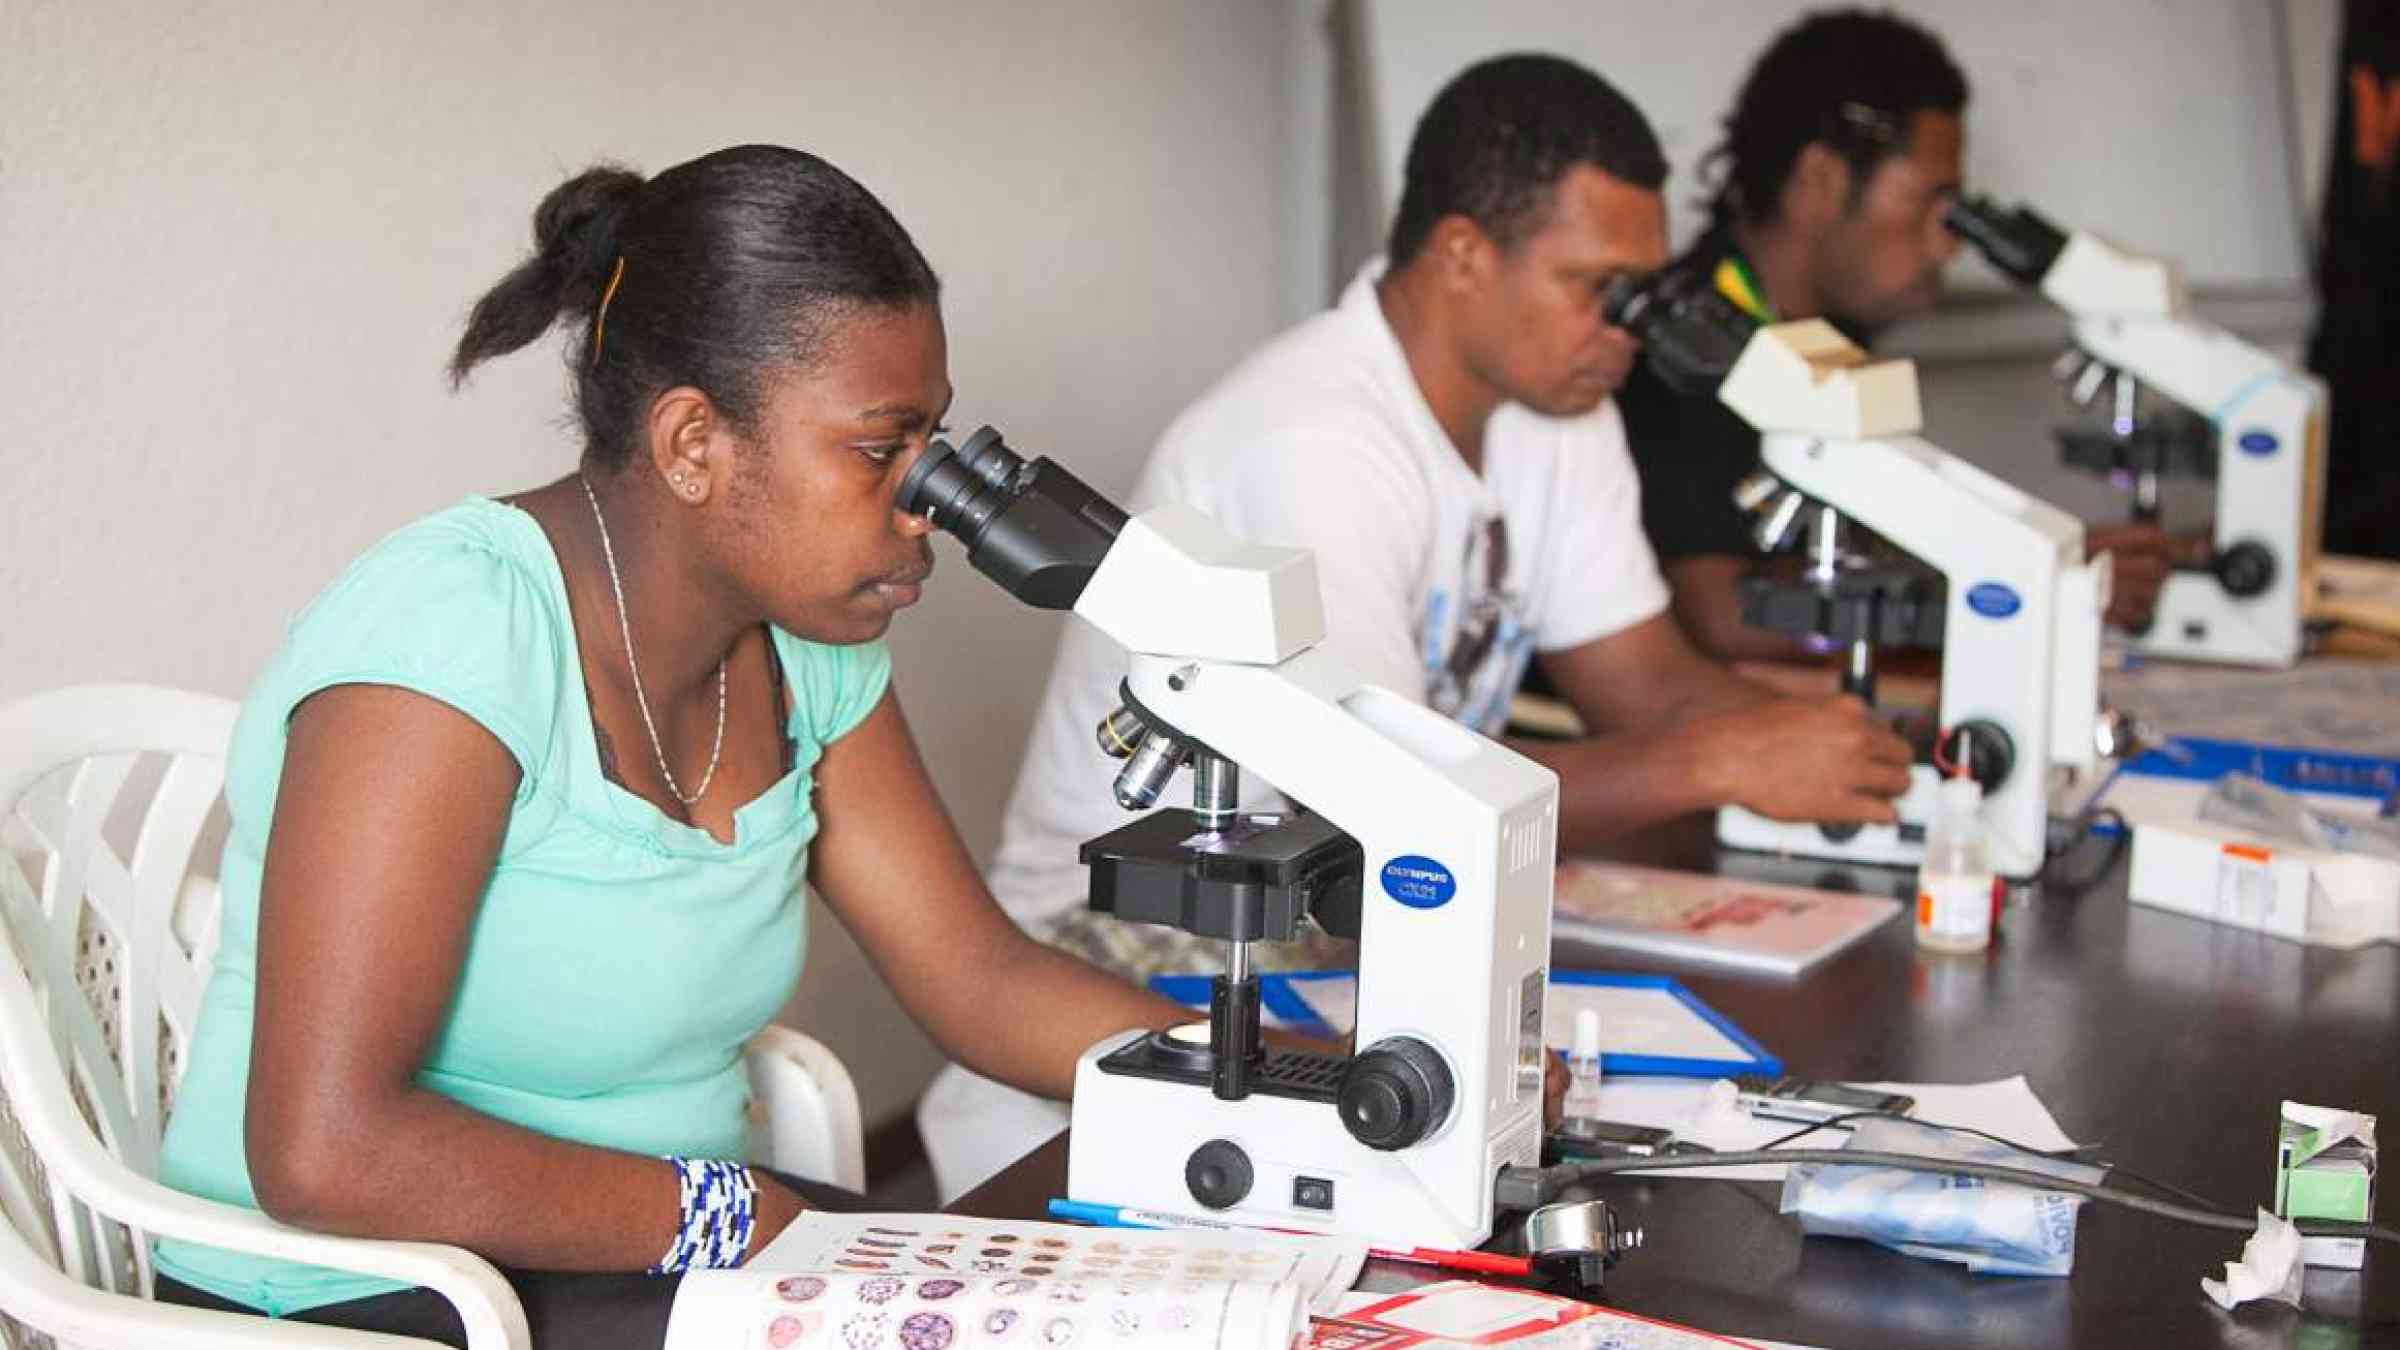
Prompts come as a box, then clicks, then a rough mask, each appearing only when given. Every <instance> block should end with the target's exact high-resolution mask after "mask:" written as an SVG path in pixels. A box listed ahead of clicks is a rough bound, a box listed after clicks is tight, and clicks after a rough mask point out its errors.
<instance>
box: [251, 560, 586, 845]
mask: <svg viewBox="0 0 2400 1350" xmlns="http://www.w3.org/2000/svg"><path fill="white" fill-rule="evenodd" d="M575 669H576V667H575V666H574V664H573V652H572V650H571V649H569V647H568V644H567V641H566V639H565V637H564V635H563V634H562V633H561V632H560V631H559V616H558V612H557V605H556V603H555V601H554V600H553V598H552V597H551V596H550V594H549V593H548V591H547V589H546V588H545V587H543V585H542V584H541V583H540V582H539V581H538V580H537V579H536V578H535V577H533V576H532V575H531V574H530V573H528V571H527V570H526V568H525V566H524V565H523V564H522V563H521V562H519V561H518V560H515V559H512V558H509V557H506V556H503V555H501V554H499V553H495V552H493V551H492V550H491V549H489V548H487V547H483V546H481V545H480V544H478V543H476V542H474V541H472V540H467V539H460V538H457V537H450V536H444V535H441V534H438V533H432V532H427V531H404V532H403V533H401V534H399V535H395V536H393V537H392V538H390V539H387V540H385V541H384V542H383V543H382V544H380V545H378V546H377V547H375V548H374V549H372V550H369V551H368V552H367V553H366V554H365V555H364V556H362V557H361V558H360V559H359V560H358V561H357V562H356V563H354V564H352V566H351V568H350V570H349V571H348V572H346V573H344V574H343V576H342V577H341V578H340V579H339V580H338V581H336V582H335V583H334V585H333V586H332V587H331V588H329V589H328V590H327V591H326V592H325V593H324V594H323V595H321V596H319V597H318V598H317V600H316V602H315V603H314V604H312V605H310V606H309V607H308V609H307V610H306V611H304V612H303V613H302V614H301V615H300V617H299V618H298V619H296V620H295V621H294V622H293V624H292V628H291V631H290V633H289V634H288V635H287V637H286V639H285V642H284V646H283V650H282V652H281V653H280V654H279V655H278V657H277V660H276V669H275V672H274V675H273V677H272V683H273V685H274V694H273V696H272V701H271V703H270V705H269V708H268V711H271V712H272V713H273V716H274V722H275V725H276V726H277V727H278V728H280V726H281V725H282V724H283V723H284V722H286V721H288V720H289V718H290V716H291V713H292V711H293V710H294V709H295V708H297V707H298V706H299V705H300V703H301V702H302V701H303V700H305V699H306V698H308V697H309V696H310V695H311V694H314V693H316V692H318V691H319V690H323V689H329V688H331V687H333V686H335V685H342V684H382V685H391V686H393V687H395V688H400V689H407V690H410V691H412V692H415V693H419V694H423V695H425V696H426V697H427V698H432V699H438V700H439V701H441V702H443V703H446V704H448V705H449V706H451V707H453V708H455V709H457V710H458V711H459V712H461V713H464V714H465V715H466V716H468V717H470V718H473V719H474V720H475V722H476V723H477V724H478V725H480V726H482V727H483V728H484V729H485V730H486V731H488V732H490V733H491V734H492V736H493V737H494V738H495V739H497V740H498V741H499V742H500V744H501V745H503V746H504V747H506V748H507V750H508V753H509V754H510V755H511V756H512V757H513V758H515V760H516V761H517V765H518V768H519V770H520V773H519V778H518V785H517V799H518V800H519V801H520V802H522V801H524V800H525V799H526V798H527V797H529V796H530V795H531V793H532V791H533V787H534V784H535V783H536V782H537V781H539V780H540V779H541V777H542V775H543V774H544V773H545V771H546V770H547V769H548V768H549V759H550V756H551V753H552V749H553V746H554V745H555V743H556V741H557V739H558V738H557V737H556V736H555V735H554V734H553V733H554V730H555V727H556V724H557V721H558V717H559V713H560V710H561V708H562V706H564V705H565V704H566V703H567V701H568V699H569V698H570V697H571V696H572V694H573V691H572V690H571V689H570V688H569V687H568V685H567V679H566V675H567V673H568V672H571V671H573V670H575Z"/></svg>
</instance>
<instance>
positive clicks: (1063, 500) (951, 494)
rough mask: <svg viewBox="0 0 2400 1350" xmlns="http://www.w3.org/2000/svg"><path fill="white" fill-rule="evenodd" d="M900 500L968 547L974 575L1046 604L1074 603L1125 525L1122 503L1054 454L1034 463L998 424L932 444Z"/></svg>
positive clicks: (912, 469) (906, 479) (903, 482)
mask: <svg viewBox="0 0 2400 1350" xmlns="http://www.w3.org/2000/svg"><path fill="white" fill-rule="evenodd" d="M892 504H893V506H894V508H895V509H897V510H899V511H901V512H903V513H905V514H908V515H912V516H923V517H925V519H927V520H929V521H931V522H933V525H934V527H935V528H937V529H940V530H942V531H944V532H945V533H947V534H949V535H951V536H953V537H954V538H956V539H957V540H958V541H959V542H960V543H962V544H965V545H966V546H967V561H968V562H969V563H970V564H972V565H973V566H974V568H975V570H976V571H978V572H981V573H983V574H984V575H985V576H988V577H990V578H991V579H992V580H994V581H997V582H999V583H1000V584H1001V585H1002V586H1004V587H1006V588H1007V589H1008V591H1009V593H1010V594H1012V595H1014V596H1016V597H1017V598H1018V599H1020V600H1022V601H1024V602H1025V603H1027V604H1029V605H1033V606H1036V607H1038V608H1041V609H1073V608H1074V607H1075V600H1076V598H1077V597H1078V596H1080V595H1082V594H1083V587H1084V583H1085V582H1088V581H1090V580H1091V577H1092V573H1093V571H1095V570H1096V569H1097V568H1098V567H1099V566H1100V559H1101V558H1103V557H1104V556H1106V555H1107V553H1108V550H1109V546H1110V545H1112V544H1114V543H1115V542H1116V539H1117V531H1119V530H1121V529H1123V528H1125V513H1124V512H1123V511H1121V510H1119V509H1118V508H1117V506H1116V504H1115V503H1113V502H1111V501H1109V500H1108V499H1107V498H1105V497H1103V496H1101V495H1100V494H1099V493H1097V492H1094V491H1092V490H1091V489H1090V488H1089V487H1086V486H1085V485H1084V483H1083V481H1082V480H1081V479H1078V478H1077V477H1075V475H1073V474H1071V473H1068V472H1067V471H1066V470H1065V469H1062V468H1060V467H1058V465H1056V464H1054V463H1052V462H1051V461H1049V460H1047V459H1036V460H1032V461H1030V462H1029V461H1027V460H1026V459H1025V457H1024V456H1022V455H1019V454H1018V453H1016V452H1015V451H1013V450H1011V449H1009V448H1008V445H1007V443H1006V442H1004V441H1002V440H1001V439H1000V433H999V432H998V431H996V430H994V429H992V428H991V427H980V428H978V429H977V430H976V432H975V434H974V435H972V436H969V437H967V439H966V441H965V443H964V444H961V445H959V446H957V447H956V448H953V447H952V446H951V445H950V443H949V442H948V441H941V440H937V441H935V442H933V443H932V444H931V445H928V446H927V447H925V453H924V454H923V455H921V456H919V457H918V459H917V462H916V463H914V464H912V465H910V466H909V469H908V472H907V473H906V474H905V475H903V476H902V477H901V479H900V491H899V493H898V494H897V495H896V496H895V497H894V498H893V500H892Z"/></svg>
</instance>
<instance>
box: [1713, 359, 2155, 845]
mask: <svg viewBox="0 0 2400 1350" xmlns="http://www.w3.org/2000/svg"><path fill="white" fill-rule="evenodd" d="M1718 397H1719V398H1721V399H1722V400H1723V401H1724V402H1725V404H1726V405H1727V406H1729V407H1731V408H1732V409H1733V410H1734V411H1735V412H1737V413H1740V414H1741V415H1742V416H1743V417H1744V418H1745V419H1747V420H1748V421H1749V422H1750V423H1751V424H1752V425H1753V426H1756V427H1758V428H1759V430H1760V431H1761V432H1762V433H1764V435H1763V441H1762V447H1761V451H1762V456H1763V458H1764V460H1765V463H1766V467H1767V468H1768V469H1769V470H1770V471H1772V472H1773V473H1774V474H1775V475H1776V476H1777V477H1779V478H1781V479H1782V480H1783V481H1784V482H1785V483H1786V484H1788V485H1790V486H1791V487H1792V488H1796V489H1798V490H1799V491H1800V492H1801V493H1803V494H1805V495H1806V496H1807V497H1809V498H1812V499H1814V500H1815V501H1817V502H1819V503H1822V504H1824V505H1825V506H1828V507H1830V508H1833V509H1834V510H1836V511H1838V512H1839V513H1840V515H1842V516H1845V517H1847V518H1849V519H1851V520H1855V521H1857V522H1858V523H1860V524H1862V525H1865V526H1866V527H1867V528H1869V529H1871V530H1873V531H1874V532H1875V533H1877V534H1879V535H1881V536H1882V537H1883V538H1885V539H1886V540H1889V541H1890V542H1891V543H1892V544H1894V545H1896V546H1898V547H1899V548H1901V549H1902V550H1904V551H1906V552H1908V553H1909V554H1911V555H1912V556H1914V557H1915V558H1917V559H1918V560H1919V561H1921V562H1923V563H1925V564H1926V565H1928V566H1929V567H1931V568H1933V569H1934V570H1935V571H1937V572H1939V573H1941V575H1942V576H1943V578H1944V579H1945V582H1946V609H1945V612H1944V615H1943V621H1942V682H1941V708H1940V718H1941V727H1942V729H1943V732H1944V734H1945V737H1946V738H1947V737H1953V736H1955V735H1956V734H1957V732H1958V729H1960V728H1962V727H1963V728H1969V729H1970V730H1971V731H1972V732H1975V733H1979V734H1980V735H1981V736H1982V737H1984V738H1985V740H1986V742H1987V743H1986V744H1984V745H1983V746H1981V747H1980V748H1979V750H1978V758H1981V757H1982V756H1984V755H1988V754H1990V753H1991V752H1992V751H1993V750H1994V749H1997V748H2005V749H2006V751H2007V752H2008V754H2007V758H2008V760H2009V761H2010V763H2009V764H2008V767H2007V769H2006V772H2005V776H2004V777H2002V778H2001V779H2000V781H1999V782H1998V783H1997V784H1996V785H1993V784H1987V787H1986V791H1985V795H1984V804H1983V811H1984V822H1985V826H1986V832H1987V838H1988V840H1989V843H1990V848H1991V855H1992V862H1993V865H1994V868H1995V869H1996V870H1997V871H1999V872H2000V873H2002V874H2003V875H2006V876H2011V877H2027V876H2031V875H2033V874H2034V873H2035V872H2037V871H2038V870H2039V869H2040V867H2041V864H2042V860H2043V856H2044V851H2045V850H2044V844H2045V842H2046V831H2045V827H2046V822H2047V817H2048V811H2049V794H2050V792H2051V790H2052V787H2053V780H2054V778H2059V777H2064V776H2066V775H2067V774H2069V773H2070V772H2071V773H2085V772H2089V771H2090V769H2091V768H2092V765H2093V761H2094V759H2095V756H2096V745H2095V738H2094V730H2095V727H2096V726H2097V724H2098V721H2099V714H2100V706H2099V643H2100V622H2101V620H2100V616H2101V612H2102V611H2103V610H2104V609H2105V608H2106V604H2107V599H2108V586H2109V568H2108V564H2107V559H2106V558H2105V557H2104V558H2101V559H2099V560H2098V561H2096V562H2086V561H2085V560H2084V557H2083V525H2082V523H2081V522H2080V521H2078V520H2076V519H2075V518H2074V517H2073V516H2071V515H2069V514H2067V513H2066V512H2064V511H2061V510H2058V509H2057V508H2055V507H2053V506H2050V505H2048V504H2047V503H2044V502H2041V501H2038V500H2036V499H2034V498H2032V497H2029V496H2027V495H2025V494H2024V493H2023V492H2020V491H2018V490H2017V489H2015V488H2013V487H2010V486H2009V485H2008V484H2006V483H2003V482H2001V481H2000V480H1999V479H1997V478H1994V477H1993V476H1991V475H1990V474H1988V473H1985V472H1983V471H1982V470H1980V469H1978V468H1976V467H1975V466H1973V465H1971V464H1968V463H1967V462H1966V461H1964V460H1961V459H1959V458H1958V457H1956V456H1954V455H1952V454H1950V453H1948V452H1946V451H1944V450H1942V449H1940V448H1938V447H1936V446H1934V445H1932V444H1930V443H1928V442H1926V441H1925V440H1923V439H1921V438H1919V437H1918V436H1916V435H1914V434H1912V433H1914V432H1915V431H1916V430H1917V429H1918V427H1919V425H1920V417H1919V410H1918V402H1917V389H1916V370H1915V367H1914V366H1913V365H1912V364H1911V363H1909V362H1905V361H1879V362H1872V363H1870V362H1869V361H1868V359H1867V357H1866V355H1865V354H1864V353H1863V352H1861V351H1859V349H1858V348H1856V347H1854V346H1852V345H1851V344H1850V343H1849V342H1848V341H1847V340H1846V339H1844V338H1843V337H1842V336H1841V335H1840V333H1838V332H1837V331H1836V330H1835V329H1834V328H1833V327H1832V326H1831V325H1829V324H1826V323H1824V322H1823V321H1821V320H1813V319H1812V320H1803V321H1800V322H1796V323H1784V324H1776V325H1772V326H1769V327H1764V328H1761V329H1759V330H1758V332H1757V334H1756V335H1755V336H1754V337H1752V338H1751V340H1750V341H1749V343H1748V345H1747V346H1745V347H1744V348H1743V349H1742V354H1741V357H1740V358H1739V359H1738V360H1737V361H1736V362H1735V363H1734V366H1733V369H1732V370H1731V372H1730V373H1729V374H1727V376H1726V377H1725V381H1724V383H1723V385H1722V386H1721V387H1720V388H1719V391H1718ZM1995 733H1996V734H1997V737H1998V739H1999V740H2000V741H2001V743H2002V744H2001V746H1999V747H1995V746H1993V745H1991V744H1989V743H1988V742H1989V741H1990V740H1991V739H1992V738H1993V737H1994V734H1995ZM1911 776H1912V783H1911V786H1910V789H1909V791H1908V793H1907V795H1906V796H1904V797H1903V798H1902V799H1901V800H1900V802H1899V803H1898V806H1899V813H1900V824H1899V825H1898V826H1896V827H1895V826H1890V825H1870V826H1865V827H1863V828H1860V829H1858V830H1857V831H1856V832H1855V833H1846V832H1844V831H1840V830H1827V829H1826V828H1825V827H1822V826H1819V825H1815V824H1807V823H1788V822H1779V821H1774V820H1769V819H1767V818H1765V817H1763V816H1759V815H1756V814H1754V813H1752V812H1750V811H1747V810H1744V809H1742V808H1739V807H1726V808H1724V809H1723V810H1721V811H1720V812H1719V813H1718V817H1717V835H1718V838H1719V839H1720V840H1722V841H1723V842H1725V843H1728V844H1732V845H1736V846H1738V847H1742V848H1751V849H1763V850H1770V851H1785V852H1793V853H1800V854H1806V855H1810V856H1817V857H1834V858H1853V859H1858V860H1861V861H1868V862H1878V863H1894V864H1913V863H1916V862H1918V861H1920V860H1921V859H1922V858H1923V857H1924V831H1925V828H1926V826H1927V825H1928V824H1929V823H1930V821H1931V820H1932V817H1933V799H1934V795H1935V792H1934V789H1935V786H1936V783H1937V781H1938V779H1937V775H1936V772H1935V770H1934V769H1933V768H1931V767H1930V766H1925V765H1918V766H1915V767H1913V768H1912V769H1911Z"/></svg>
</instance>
